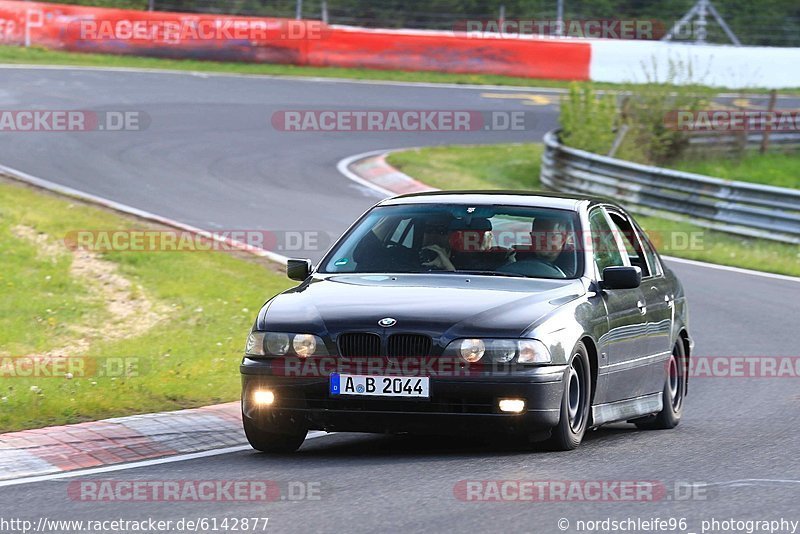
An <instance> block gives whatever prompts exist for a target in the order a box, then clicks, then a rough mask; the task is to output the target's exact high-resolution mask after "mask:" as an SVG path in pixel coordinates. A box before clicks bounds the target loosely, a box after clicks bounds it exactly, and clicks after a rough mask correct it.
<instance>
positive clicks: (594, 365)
mask: <svg viewBox="0 0 800 534" xmlns="http://www.w3.org/2000/svg"><path fill="white" fill-rule="evenodd" d="M579 341H581V342H582V343H583V346H584V347H586V352H587V353H588V354H589V370H590V371H591V375H592V395H591V398H590V399H589V425H590V426H591V423H593V421H592V412H593V411H592V409H591V407H592V405H593V404H594V397H595V395H596V394H597V375H598V372H599V365H600V362H599V356H598V353H597V344H596V343H595V341H594V339H593V338H592V337H591V336H589V335H584V336H583V337H581V339H580V340H579Z"/></svg>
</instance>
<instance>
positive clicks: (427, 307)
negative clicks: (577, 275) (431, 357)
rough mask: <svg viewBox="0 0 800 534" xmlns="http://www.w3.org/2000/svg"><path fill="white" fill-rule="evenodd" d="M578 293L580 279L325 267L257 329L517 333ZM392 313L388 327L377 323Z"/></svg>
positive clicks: (267, 313)
mask: <svg viewBox="0 0 800 534" xmlns="http://www.w3.org/2000/svg"><path fill="white" fill-rule="evenodd" d="M584 293H585V288H584V285H583V283H582V281H581V280H544V279H521V278H506V277H491V276H470V275H457V274H452V273H451V274H413V275H401V274H398V275H353V274H351V275H328V276H320V275H316V276H314V277H313V278H312V279H311V281H309V282H305V283H303V284H301V285H300V286H298V287H296V288H294V289H290V290H288V291H286V292H285V293H282V294H280V295H278V296H277V297H275V298H274V299H273V300H272V301H270V302H269V303H268V304H267V306H266V307H265V309H263V310H262V312H261V313H260V314H259V319H258V324H257V327H258V329H263V330H271V331H287V332H297V331H300V332H309V333H316V334H318V335H323V336H325V335H330V334H335V333H338V332H343V331H362V332H382V331H384V330H387V331H391V332H392V333H395V332H419V333H426V334H429V335H431V336H432V337H440V336H441V337H443V338H456V337H463V336H488V337H502V336H508V337H518V336H520V335H522V334H523V333H524V332H525V331H526V330H527V329H528V328H530V327H531V325H533V324H534V323H536V322H537V321H538V320H539V319H541V318H542V317H544V316H545V315H547V314H548V313H549V312H551V311H552V310H553V309H555V308H557V307H559V306H561V305H563V304H565V303H567V302H569V301H571V300H573V299H575V298H578V297H579V296H580V295H583V294H584ZM386 317H391V318H393V319H395V320H396V321H397V322H396V324H395V325H394V326H392V327H391V328H387V329H384V328H382V327H381V326H379V325H378V321H379V320H380V319H383V318H386Z"/></svg>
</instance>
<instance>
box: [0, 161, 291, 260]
mask: <svg viewBox="0 0 800 534" xmlns="http://www.w3.org/2000/svg"><path fill="white" fill-rule="evenodd" d="M0 176H5V177H7V178H11V179H13V180H17V181H19V182H24V183H26V184H28V185H33V186H35V187H39V188H41V189H46V190H47V191H52V192H54V193H59V194H61V195H65V196H68V197H72V198H76V199H79V200H83V201H85V202H90V203H92V204H98V205H100V206H104V207H106V208H110V209H112V210H115V211H119V212H121V213H126V214H128V215H133V216H134V217H139V218H141V219H146V220H149V221H153V222H157V223H159V224H164V225H166V226H172V227H173V228H179V229H181V230H185V231H187V232H191V233H193V234H197V235H201V236H203V237H207V238H209V239H213V240H215V241H219V242H222V243H225V244H228V245H230V246H232V247H235V248H237V249H240V250H243V251H245V252H250V253H251V254H254V255H256V256H261V257H265V258H269V259H270V260H272V261H274V262H276V263H280V264H282V265H286V263H287V261H288V259H289V258H288V257H286V256H283V255H282V254H277V253H275V252H272V251H269V250H265V249H262V248H257V247H254V246H252V245H248V244H246V243H243V242H241V241H237V240H235V239H230V238H227V237H222V236H219V235H217V234H214V233H212V232H209V231H207V230H202V229H200V228H196V227H194V226H191V225H188V224H184V223H182V222H179V221H176V220H173V219H170V218H168V217H162V216H161V215H156V214H155V213H150V212H149V211H144V210H140V209H139V208H134V207H133V206H128V205H127V204H122V203H120V202H116V201H114V200H110V199H107V198H104V197H101V196H97V195H93V194H91V193H84V192H83V191H79V190H77V189H73V188H71V187H67V186H65V185H61V184H57V183H55V182H51V181H49V180H45V179H43V178H38V177H36V176H33V175H30V174H28V173H25V172H22V171H19V170H17V169H12V168H11V167H6V166H5V165H0Z"/></svg>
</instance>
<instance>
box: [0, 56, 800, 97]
mask: <svg viewBox="0 0 800 534" xmlns="http://www.w3.org/2000/svg"><path fill="white" fill-rule="evenodd" d="M0 69H17V70H33V69H41V70H77V71H91V72H109V71H110V72H131V73H145V74H179V75H184V76H195V77H198V78H212V77H213V78H223V77H224V78H256V79H259V78H260V79H266V80H290V81H302V82H314V83H348V84H361V85H390V86H397V87H424V88H432V89H474V90H485V89H491V90H492V91H514V92H520V91H523V92H530V93H550V94H557V95H565V94H567V93H569V89H566V88H562V87H531V86H526V85H481V84H474V83H446V82H442V83H436V82H404V81H397V80H354V79H352V78H337V77H334V76H331V77H327V76H300V75H291V74H288V75H282V74H240V73H235V72H213V71H201V70H176V69H158V68H146V67H93V66H91V65H37V64H25V63H2V64H0ZM597 92H598V93H599V94H606V93H611V94H618V93H624V92H625V90H624V89H622V88H620V89H600V90H598V91H597ZM767 96H768V95H767V94H766V92H765V93H735V92H734V93H719V94H718V95H717V97H719V98H726V99H731V98H766V97H767ZM777 98H778V99H779V100H782V99H785V100H791V99H797V98H799V97H798V96H797V95H777Z"/></svg>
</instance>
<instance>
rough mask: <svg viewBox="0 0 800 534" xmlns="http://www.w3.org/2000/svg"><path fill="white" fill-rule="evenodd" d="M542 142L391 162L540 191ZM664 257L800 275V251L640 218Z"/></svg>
mask: <svg viewBox="0 0 800 534" xmlns="http://www.w3.org/2000/svg"><path fill="white" fill-rule="evenodd" d="M541 153H542V146H541V145H540V144H538V143H530V144H505V145H488V146H466V147H465V146H457V147H447V146H445V147H434V148H422V149H415V150H408V151H404V152H395V153H393V154H391V155H390V156H389V158H388V160H387V161H388V162H389V163H390V164H391V165H393V166H395V167H397V168H398V169H400V170H402V171H403V172H405V173H406V174H409V175H410V176H413V177H414V178H416V179H418V180H421V181H422V182H424V183H426V184H429V185H431V186H434V187H437V188H440V189H527V190H535V189H540V188H541V185H540V183H539V167H540V160H541ZM636 220H637V221H639V223H640V224H641V225H642V227H643V228H644V229H645V230H646V231H647V232H648V234H650V235H651V236H652V237H653V241H654V242H656V243H657V245H658V248H659V251H660V252H661V253H662V254H665V255H669V256H676V257H679V258H687V259H693V260H699V261H706V262H710V263H717V264H720V265H730V266H734V267H743V268H747V269H756V270H759V271H767V272H772V273H779V274H787V275H793V276H800V261H799V260H800V248H799V247H797V246H795V245H787V244H783V243H775V242H772V241H767V240H763V239H750V238H743V237H738V236H735V235H732V234H727V233H724V232H718V231H714V230H707V229H704V228H702V227H700V226H697V225H694V224H691V223H687V222H675V221H671V220H666V219H661V218H656V217H643V216H637V217H636Z"/></svg>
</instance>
